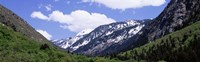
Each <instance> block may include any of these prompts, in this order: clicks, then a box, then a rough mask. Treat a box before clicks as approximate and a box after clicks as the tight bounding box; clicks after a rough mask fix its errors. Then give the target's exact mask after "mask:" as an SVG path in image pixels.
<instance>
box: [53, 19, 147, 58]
mask: <svg viewBox="0 0 200 62" xmlns="http://www.w3.org/2000/svg"><path fill="white" fill-rule="evenodd" d="M144 26H145V24H144V21H139V20H129V21H125V22H116V23H111V24H107V25H102V26H99V27H97V28H96V29H94V30H93V31H91V30H92V29H87V30H83V31H81V32H80V33H78V34H77V35H76V36H75V37H71V38H67V39H62V40H56V41H53V43H54V44H56V45H57V46H59V47H61V48H64V49H67V50H69V51H71V52H74V53H79V54H86V55H92V56H95V55H104V54H107V53H112V52H114V51H115V50H113V51H110V50H112V49H110V50H109V51H105V50H106V49H108V48H110V47H111V46H113V45H115V44H122V43H123V41H124V40H126V39H128V38H130V37H133V36H134V35H135V34H137V33H138V32H139V31H140V30H141V29H142V28H143V27H144ZM119 50H120V49H119ZM116 52H117V51H116ZM98 53H101V54H98Z"/></svg>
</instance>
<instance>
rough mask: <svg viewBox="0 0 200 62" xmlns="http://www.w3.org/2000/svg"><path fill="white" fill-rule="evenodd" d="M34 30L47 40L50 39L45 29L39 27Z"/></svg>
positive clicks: (50, 36)
mask: <svg viewBox="0 0 200 62" xmlns="http://www.w3.org/2000/svg"><path fill="white" fill-rule="evenodd" d="M36 31H37V32H39V33H40V34H42V35H43V36H44V37H45V38H47V39H48V40H51V38H52V35H50V34H49V33H48V32H47V31H44V30H40V29H37V30H36Z"/></svg>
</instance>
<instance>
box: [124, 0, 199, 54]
mask: <svg viewBox="0 0 200 62" xmlns="http://www.w3.org/2000/svg"><path fill="white" fill-rule="evenodd" d="M199 14H200V0H171V1H170V3H169V4H168V6H167V7H166V8H165V9H164V11H163V12H162V13H161V14H160V15H159V16H158V17H157V18H155V19H153V20H152V21H150V22H149V23H148V24H147V25H146V26H145V27H144V28H143V29H142V30H141V32H142V33H141V34H137V37H132V38H130V39H129V41H131V40H132V41H134V42H133V43H132V45H130V46H129V47H131V48H134V47H137V46H141V45H144V44H146V43H148V42H151V41H153V40H155V39H158V38H161V37H163V36H165V35H167V34H169V33H171V32H174V31H177V30H179V29H182V28H184V27H186V26H189V25H191V24H192V23H194V22H196V21H200V15H199ZM126 50H127V49H126Z"/></svg>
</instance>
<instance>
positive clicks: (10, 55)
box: [0, 23, 119, 62]
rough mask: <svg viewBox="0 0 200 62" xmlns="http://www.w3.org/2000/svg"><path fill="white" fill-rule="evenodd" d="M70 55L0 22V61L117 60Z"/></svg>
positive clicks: (85, 61)
mask: <svg viewBox="0 0 200 62" xmlns="http://www.w3.org/2000/svg"><path fill="white" fill-rule="evenodd" d="M117 61H119V60H113V59H106V58H102V57H97V58H90V57H86V56H82V55H72V54H70V53H67V52H66V51H62V50H59V49H57V48H55V47H54V46H53V45H52V44H50V43H48V42H36V41H34V40H31V39H30V38H27V37H25V36H23V35H21V34H20V33H17V32H15V31H13V30H12V29H11V28H8V27H7V26H4V25H3V24H1V23H0V62H117Z"/></svg>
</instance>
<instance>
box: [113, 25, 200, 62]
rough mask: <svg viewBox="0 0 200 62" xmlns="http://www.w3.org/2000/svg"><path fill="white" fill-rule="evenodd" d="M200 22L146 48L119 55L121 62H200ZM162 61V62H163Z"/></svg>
mask: <svg viewBox="0 0 200 62" xmlns="http://www.w3.org/2000/svg"><path fill="white" fill-rule="evenodd" d="M199 35H200V22H196V23H194V24H192V25H191V26H188V27H186V28H184V29H182V30H179V31H177V32H173V33H171V34H169V35H166V36H164V37H162V38H160V39H157V40H155V41H154V42H150V43H148V44H146V45H144V46H141V47H138V48H134V49H133V50H129V51H127V52H123V53H120V54H118V55H117V58H119V59H121V60H133V59H135V60H136V61H140V60H147V61H159V60H163V61H169V62H199V61H200V57H199V56H200V49H199V48H200V36H199ZM163 61H161V62H163Z"/></svg>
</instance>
